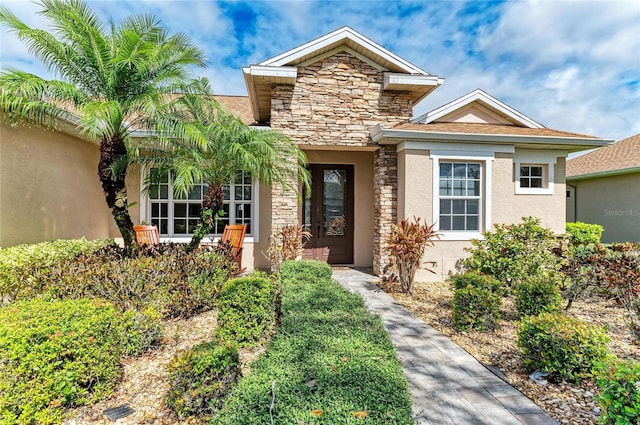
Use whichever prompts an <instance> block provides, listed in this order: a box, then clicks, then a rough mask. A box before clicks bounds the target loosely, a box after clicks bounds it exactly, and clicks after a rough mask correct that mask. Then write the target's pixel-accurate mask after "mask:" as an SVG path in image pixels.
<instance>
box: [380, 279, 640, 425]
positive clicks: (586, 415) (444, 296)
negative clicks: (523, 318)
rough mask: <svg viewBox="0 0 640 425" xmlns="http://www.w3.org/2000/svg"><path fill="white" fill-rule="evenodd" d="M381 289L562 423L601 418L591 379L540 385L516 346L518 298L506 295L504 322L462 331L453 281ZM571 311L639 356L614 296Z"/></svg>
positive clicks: (628, 354)
mask: <svg viewBox="0 0 640 425" xmlns="http://www.w3.org/2000/svg"><path fill="white" fill-rule="evenodd" d="M381 287H382V289H384V290H385V291H387V292H388V293H390V295H391V296H393V297H394V298H395V299H396V300H397V301H398V302H400V303H401V304H403V305H404V306H405V307H407V308H408V309H409V310H410V311H411V312H412V313H414V314H415V315H416V316H418V317H420V318H421V319H422V320H424V321H425V322H426V323H428V324H429V325H431V326H433V327H434V328H435V329H437V330H438V331H440V332H442V333H443V334H445V335H447V336H448V337H449V338H451V340H452V341H454V342H455V343H456V344H458V345H459V346H461V347H462V348H464V349H465V350H466V351H467V352H469V353H470V354H471V355H472V356H474V357H475V358H476V359H478V360H479V361H480V362H482V363H483V364H485V365H487V366H491V367H493V368H497V369H498V370H499V372H497V373H498V374H500V373H501V374H503V375H504V378H503V379H505V380H506V381H507V382H508V383H510V384H511V385H513V386H514V387H516V388H517V389H519V390H520V391H521V392H522V393H524V394H525V395H526V396H527V397H529V398H530V399H532V400H533V401H534V402H535V403H536V404H538V405H539V406H540V407H541V408H542V409H544V410H545V411H546V412H547V413H549V414H550V415H551V416H553V417H554V418H555V419H556V420H558V422H560V423H562V424H597V423H598V419H597V418H598V415H599V412H600V408H599V406H598V403H597V401H595V399H594V398H593V396H594V395H595V394H597V393H598V389H597V386H596V383H595V381H594V380H592V379H588V380H583V381H582V382H581V383H580V384H579V385H576V384H572V383H567V382H563V383H558V384H554V383H548V384H546V385H540V384H537V383H535V382H533V381H532V380H530V379H529V374H528V373H526V372H525V370H524V368H523V366H522V358H521V356H520V353H519V351H518V348H517V347H516V343H515V341H516V333H517V330H518V318H517V315H516V311H515V307H514V304H513V301H512V300H511V299H509V298H505V299H504V301H503V304H502V308H501V313H502V318H503V320H502V321H501V323H500V328H499V329H497V330H496V331H492V332H478V331H469V332H460V331H458V330H456V329H455V328H454V326H453V321H452V319H451V312H452V301H453V291H452V290H451V287H450V284H449V283H443V282H439V283H419V284H416V287H415V290H414V293H413V296H411V295H408V294H403V293H400V292H396V291H394V289H393V288H389V287H387V286H386V285H384V284H382V285H381ZM568 314H569V315H570V316H572V317H575V318H578V319H580V320H584V321H587V322H589V323H592V324H597V325H601V326H604V327H605V328H606V329H607V331H608V334H609V337H610V338H611V342H610V343H609V348H610V350H611V351H612V352H613V353H614V354H615V355H616V356H618V357H619V358H625V359H626V358H633V359H636V360H640V346H639V345H638V344H637V343H636V342H635V341H634V339H633V337H632V335H631V332H630V331H629V330H628V329H627V327H626V325H625V323H624V308H622V307H621V306H619V305H617V304H616V303H615V302H614V301H611V300H604V299H592V300H585V301H576V302H574V304H573V306H572V307H571V309H570V310H569V311H568Z"/></svg>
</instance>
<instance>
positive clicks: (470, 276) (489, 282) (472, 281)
mask: <svg viewBox="0 0 640 425" xmlns="http://www.w3.org/2000/svg"><path fill="white" fill-rule="evenodd" d="M451 283H452V284H453V289H454V290H456V289H463V288H466V287H467V286H471V287H473V288H483V289H487V290H489V291H491V292H495V293H500V292H501V290H502V283H501V282H500V281H499V280H498V279H496V278H494V277H493V276H489V275H486V274H478V273H474V272H467V273H464V274H456V275H453V276H452V277H451Z"/></svg>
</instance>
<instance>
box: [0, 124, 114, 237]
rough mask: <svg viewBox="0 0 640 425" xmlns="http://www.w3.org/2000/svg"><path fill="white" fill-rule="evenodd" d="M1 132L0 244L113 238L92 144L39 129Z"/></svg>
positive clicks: (5, 128)
mask: <svg viewBox="0 0 640 425" xmlns="http://www.w3.org/2000/svg"><path fill="white" fill-rule="evenodd" d="M0 135H1V137H0V246H2V247H7V246H12V245H17V244H22V243H34V242H42V241H47V240H53V239H69V238H78V237H82V236H84V237H86V238H88V239H95V238H106V237H109V236H113V233H114V232H113V227H115V226H114V225H113V224H112V223H111V222H112V221H113V220H112V218H111V214H110V213H109V211H108V209H107V206H106V203H105V200H104V196H103V194H102V189H101V187H100V183H99V181H98V176H97V164H98V157H99V152H98V147H97V146H96V145H95V144H92V143H90V142H88V141H85V140H82V139H79V138H76V137H73V136H71V135H69V134H66V133H62V132H58V131H47V130H43V129H41V128H37V127H23V126H17V127H10V126H8V125H5V124H0Z"/></svg>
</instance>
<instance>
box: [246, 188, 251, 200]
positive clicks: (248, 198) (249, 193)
mask: <svg viewBox="0 0 640 425" xmlns="http://www.w3.org/2000/svg"><path fill="white" fill-rule="evenodd" d="M244 200H245V201H250V200H251V186H245V187H244Z"/></svg>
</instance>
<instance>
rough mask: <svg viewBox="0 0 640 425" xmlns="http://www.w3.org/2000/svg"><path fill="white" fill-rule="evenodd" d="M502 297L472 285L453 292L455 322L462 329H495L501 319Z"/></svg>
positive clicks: (457, 327)
mask: <svg viewBox="0 0 640 425" xmlns="http://www.w3.org/2000/svg"><path fill="white" fill-rule="evenodd" d="M501 303H502V297H501V296H500V295H499V294H496V293H495V292H492V291H490V290H489V289H486V288H484V287H478V288H476V287H473V286H471V285H469V286H466V287H464V288H461V289H456V291H455V292H454V294H453V324H454V326H455V327H456V329H458V330H460V331H468V330H470V329H477V330H479V331H486V330H493V329H496V328H497V327H498V322H499V321H500V304H501Z"/></svg>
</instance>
